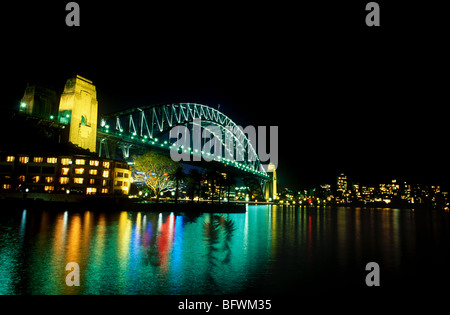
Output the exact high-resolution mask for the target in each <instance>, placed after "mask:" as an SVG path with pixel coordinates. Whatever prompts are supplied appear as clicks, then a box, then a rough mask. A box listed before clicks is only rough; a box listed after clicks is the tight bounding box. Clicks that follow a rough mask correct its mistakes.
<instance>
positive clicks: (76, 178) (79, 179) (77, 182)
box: [73, 177, 84, 184]
mask: <svg viewBox="0 0 450 315" xmlns="http://www.w3.org/2000/svg"><path fill="white" fill-rule="evenodd" d="M83 181H84V178H82V177H75V178H74V179H73V182H74V184H83Z"/></svg>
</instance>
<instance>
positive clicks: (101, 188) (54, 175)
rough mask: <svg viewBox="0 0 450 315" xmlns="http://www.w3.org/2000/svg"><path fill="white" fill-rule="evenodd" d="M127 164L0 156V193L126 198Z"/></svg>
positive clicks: (93, 159)
mask: <svg viewBox="0 0 450 315" xmlns="http://www.w3.org/2000/svg"><path fill="white" fill-rule="evenodd" d="M130 185H131V170H130V166H129V165H128V164H127V163H124V162H119V161H114V160H111V159H105V158H98V157H91V156H82V155H38V154H34V155H27V154H4V153H3V154H0V190H1V191H3V192H6V191H10V192H36V193H44V192H48V193H66V194H83V195H106V194H116V195H117V194H119V195H122V194H124V195H127V194H128V192H129V188H130Z"/></svg>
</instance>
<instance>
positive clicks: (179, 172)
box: [169, 166, 186, 203]
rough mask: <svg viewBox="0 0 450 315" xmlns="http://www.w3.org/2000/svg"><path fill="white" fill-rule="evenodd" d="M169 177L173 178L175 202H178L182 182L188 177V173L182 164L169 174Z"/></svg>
mask: <svg viewBox="0 0 450 315" xmlns="http://www.w3.org/2000/svg"><path fill="white" fill-rule="evenodd" d="M169 179H170V180H173V181H174V182H175V183H176V185H175V203H178V193H179V187H180V182H183V181H184V180H185V179H186V173H185V172H184V169H183V168H182V167H181V166H178V167H177V168H176V169H175V170H174V171H173V172H172V173H171V174H169Z"/></svg>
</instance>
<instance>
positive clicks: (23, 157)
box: [19, 156, 29, 164]
mask: <svg viewBox="0 0 450 315" xmlns="http://www.w3.org/2000/svg"><path fill="white" fill-rule="evenodd" d="M28 160H29V158H28V156H19V163H23V164H26V163H28Z"/></svg>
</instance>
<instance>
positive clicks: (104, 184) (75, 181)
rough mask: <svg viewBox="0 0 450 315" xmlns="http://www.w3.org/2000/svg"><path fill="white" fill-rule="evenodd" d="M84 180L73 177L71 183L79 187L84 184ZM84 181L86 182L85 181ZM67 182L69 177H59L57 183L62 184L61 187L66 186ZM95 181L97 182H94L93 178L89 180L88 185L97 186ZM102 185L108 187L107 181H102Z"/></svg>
mask: <svg viewBox="0 0 450 315" xmlns="http://www.w3.org/2000/svg"><path fill="white" fill-rule="evenodd" d="M84 180H85V178H83V177H75V178H74V179H73V183H74V184H80V185H81V184H83V183H84ZM86 180H87V179H86ZM69 181H70V179H69V177H60V178H59V183H60V184H62V185H65V184H68V183H69ZM96 181H97V180H96V179H95V178H89V184H90V185H96V184H97V182H96ZM102 185H103V186H107V185H108V180H106V179H104V180H102Z"/></svg>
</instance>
